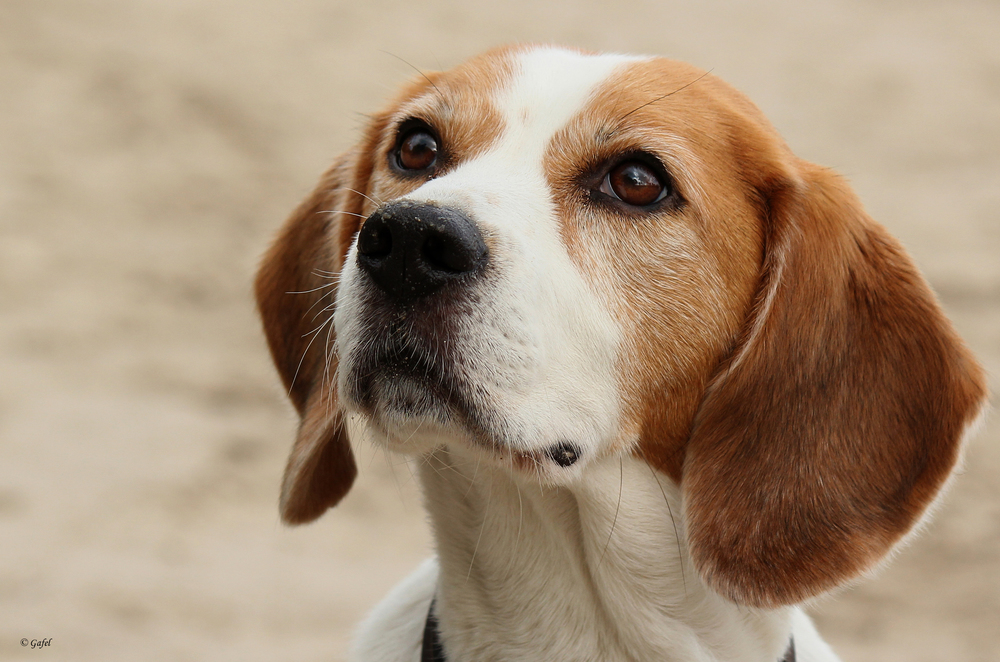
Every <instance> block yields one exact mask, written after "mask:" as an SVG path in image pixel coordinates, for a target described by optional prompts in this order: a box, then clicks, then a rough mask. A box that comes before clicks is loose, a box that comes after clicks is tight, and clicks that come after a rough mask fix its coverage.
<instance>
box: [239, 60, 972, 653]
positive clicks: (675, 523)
mask: <svg viewBox="0 0 1000 662" xmlns="http://www.w3.org/2000/svg"><path fill="white" fill-rule="evenodd" d="M256 295H257V300H258V306H259V310H260V314H261V316H262V318H263V324H264V329H265V332H266V335H267V339H268V342H269V346H270V350H271V353H272V356H273V359H274V362H275V364H276V365H277V368H278V372H279V373H280V374H281V377H282V379H283V381H284V384H285V387H286V388H287V389H288V394H289V397H290V398H291V401H292V403H293V404H294V406H295V408H296V409H297V411H298V413H299V415H300V416H301V425H300V427H299V429H298V436H297V438H296V440H295V443H294V446H293V448H292V451H291V456H290V458H289V461H288V465H287V468H286V471H285V476H284V484H283V486H282V491H281V516H282V518H283V520H284V521H285V522H287V523H289V524H299V523H303V522H309V521H311V520H314V519H316V518H317V517H319V516H320V515H321V514H322V513H323V512H324V511H325V510H326V509H327V508H330V507H331V506H334V505H335V504H336V503H337V502H338V501H340V500H341V499H342V498H343V497H344V495H345V494H346V493H347V491H348V490H349V489H350V487H351V483H352V482H353V481H354V478H355V475H356V468H355V463H354V460H353V457H352V453H351V448H350V445H349V443H348V433H347V426H346V425H345V422H346V421H347V420H348V418H350V419H351V420H352V421H353V420H356V421H357V426H358V428H359V429H367V431H368V434H369V435H370V436H371V437H373V438H374V440H375V441H376V443H378V444H381V445H382V446H384V447H385V448H387V449H389V450H391V451H393V452H396V453H402V454H405V455H409V456H411V457H413V458H416V462H415V464H416V466H417V467H418V472H419V480H420V482H421V485H422V489H423V494H424V501H425V505H426V508H427V511H428V513H429V514H430V522H431V525H432V528H433V535H434V539H435V543H436V552H437V556H436V558H434V559H432V560H429V561H427V562H426V563H425V564H424V565H422V566H421V567H420V568H419V569H418V570H417V571H416V572H415V573H414V574H413V575H411V576H410V577H409V578H408V579H406V580H405V581H404V582H403V583H402V584H401V585H400V586H398V587H397V588H396V589H394V590H393V592H392V593H391V594H390V595H389V596H388V598H387V599H386V600H385V601H384V602H383V603H382V604H381V605H380V606H378V607H377V608H376V609H375V610H374V611H373V613H372V614H371V615H370V616H369V617H368V618H367V619H366V621H365V622H364V623H363V624H362V625H361V627H360V630H359V633H358V636H357V640H356V642H355V644H354V647H353V652H352V655H353V658H352V659H354V660H358V661H359V662H360V661H364V662H371V661H385V662H390V661H391V662H400V661H410V660H413V661H416V660H420V659H447V660H449V662H483V661H488V660H497V661H500V660H529V661H541V660H546V661H549V660H556V661H558V660H567V661H569V660H572V661H580V660H594V661H609V662H610V661H618V660H635V661H640V662H643V661H662V660H685V661H688V660H698V661H705V662H708V661H721V660H727V661H737V660H739V661H747V662H750V661H754V662H775V661H776V660H780V659H797V660H798V661H799V662H817V661H826V660H836V659H837V658H836V656H835V655H834V653H833V652H832V651H831V650H830V648H829V647H828V646H827V645H826V644H825V643H824V642H823V641H822V639H820V637H819V636H818V635H817V633H816V631H815V629H814V628H813V625H812V623H811V622H810V620H809V618H808V617H807V616H806V615H805V614H804V612H803V611H802V610H801V608H800V605H801V604H802V603H803V602H804V601H808V600H809V599H810V598H813V597H814V596H817V595H821V594H824V593H826V592H828V591H831V590H832V589H834V588H836V587H838V586H842V585H844V584H845V583H849V582H851V581H853V580H855V579H856V578H858V577H860V576H862V575H864V574H866V573H868V572H869V571H871V570H872V569H874V568H876V567H877V566H878V565H879V564H880V562H881V561H882V560H883V559H885V558H886V557H887V556H888V555H889V554H890V553H891V552H892V551H893V550H894V549H895V548H896V547H897V546H898V545H899V544H900V542H901V541H903V540H904V539H905V538H906V537H907V534H908V533H910V532H912V531H913V530H914V529H915V528H917V527H918V526H919V524H920V522H921V520H922V517H923V516H924V514H925V513H926V512H927V511H928V509H929V507H930V506H931V505H932V504H933V503H934V501H935V498H936V496H937V495H938V494H939V492H940V491H941V488H942V486H943V485H944V484H945V483H946V481H947V479H948V477H949V475H950V474H951V473H952V470H953V469H954V468H955V466H956V462H957V461H958V459H959V455H960V451H961V448H962V441H963V438H964V437H965V435H966V432H967V431H968V430H969V429H970V427H972V424H973V422H974V421H975V420H976V419H977V418H978V414H979V413H980V412H981V411H982V409H983V408H984V402H985V399H986V392H985V386H984V376H983V372H982V370H981V369H980V367H979V366H978V365H977V363H976V361H975V359H974V358H973V357H972V355H971V354H970V352H969V350H968V349H967V348H966V346H965V345H964V344H963V342H962V341H961V340H960V339H959V338H958V336H957V335H956V333H955V331H954V329H953V328H952V326H951V324H950V323H949V322H948V320H947V319H945V317H944V315H943V314H942V312H941V309H940V307H939V305H938V303H937V301H936V299H935V296H934V295H933V293H932V292H931V290H930V289H929V288H928V285H927V283H926V282H925V281H924V280H923V278H922V277H921V276H920V274H919V273H918V272H917V270H916V268H915V267H914V266H913V263H912V261H911V259H910V258H909V256H908V255H907V254H906V252H905V251H904V250H903V249H902V248H901V247H900V245H899V243H898V242H897V241H896V240H895V239H893V238H892V237H891V236H889V234H888V233H887V232H886V231H885V229H883V228H882V227H881V226H880V225H878V224H877V223H876V222H874V221H873V220H872V219H871V218H869V217H868V216H867V215H866V213H865V212H864V210H863V209H862V207H861V204H860V203H859V202H858V200H857V198H856V197H855V195H854V194H853V193H852V192H851V190H850V188H849V187H848V185H847V184H846V183H845V182H844V180H843V179H841V178H840V177H839V176H837V175H836V174H834V173H833V172H831V171H829V170H827V169H825V168H821V167H819V166H816V165H813V164H811V163H807V162H805V161H802V160H801V159H799V158H797V157H796V156H794V155H793V154H792V152H791V151H789V149H788V147H787V146H786V145H785V143H784V142H783V141H782V139H781V138H780V137H779V136H778V134H777V133H776V132H775V130H774V128H773V127H772V126H771V125H770V124H769V123H768V121H767V120H766V119H765V118H764V116H763V115H762V114H761V112H760V111H759V110H758V109H757V108H756V107H755V106H754V105H753V104H752V103H751V102H750V101H749V100H747V98H746V97H744V96H743V95H742V94H740V93H739V92H737V91H736V90H734V89H733V88H732V87H730V86H729V85H727V84H726V83H724V82H722V81H721V80H719V79H718V78H716V77H715V76H713V75H711V74H709V73H705V72H703V71H700V70H698V69H696V68H694V67H691V66H688V65H686V64H682V63H679V62H674V61H670V60H665V59H660V58H654V57H631V56H624V55H595V54H590V53H583V52H579V51H575V50H565V49H560V48H553V47H536V46H530V47H528V46H514V47H506V48H501V49H497V50H493V51H490V52H487V53H486V54H484V55H481V56H479V57H476V58H474V59H472V60H471V61H469V62H467V63H465V64H463V65H461V66H459V67H457V68H455V69H453V70H451V71H447V72H443V73H428V74H426V75H421V76H420V77H419V78H417V79H416V80H415V81H413V82H412V83H410V84H409V85H408V86H407V87H406V88H405V89H403V91H402V92H401V93H400V94H399V96H398V97H397V98H396V99H395V100H394V101H393V102H392V103H391V104H389V106H388V108H387V109H386V110H385V111H383V112H381V113H379V114H377V115H375V116H374V117H373V118H372V119H371V122H370V124H369V125H368V127H367V129H366V130H365V132H364V136H363V138H362V139H361V142H360V143H359V144H358V145H357V146H356V147H355V148H353V149H351V150H350V151H348V152H347V153H346V154H344V155H343V156H341V157H340V158H339V159H338V160H337V161H336V163H335V164H334V165H333V167H332V168H330V170H329V171H327V173H326V174H325V175H324V176H323V178H322V179H321V181H320V183H319V185H318V186H317V187H316V189H315V191H314V192H313V193H312V194H311V195H310V196H309V197H308V199H307V200H306V201H305V202H303V203H302V204H301V205H300V206H299V208H298V209H297V210H295V212H294V213H293V214H292V216H291V218H290V219H289V220H288V221H287V223H286V224H285V226H284V228H283V229H282V230H281V232H280V234H279V235H278V238H277V240H276V241H275V243H274V245H273V246H272V247H271V249H270V251H269V252H268V253H267V254H266V256H265V258H264V260H263V264H262V266H261V267H260V271H259V274H258V276H257V280H256ZM353 428H354V425H353V424H352V429H353ZM432 605H433V606H432ZM423 649H429V651H428V650H423ZM422 651H423V652H422Z"/></svg>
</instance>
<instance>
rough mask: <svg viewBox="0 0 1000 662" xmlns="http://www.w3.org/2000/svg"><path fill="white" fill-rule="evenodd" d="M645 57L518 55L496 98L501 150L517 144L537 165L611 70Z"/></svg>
mask: <svg viewBox="0 0 1000 662" xmlns="http://www.w3.org/2000/svg"><path fill="white" fill-rule="evenodd" d="M642 59H644V58H638V57H635V56H629V55H585V54H582V53H577V52H574V51H567V50H563V49H558V48H538V49H534V50H530V51H527V52H524V53H521V54H519V55H518V57H517V64H518V65H519V66H518V68H517V70H516V73H515V74H514V77H513V80H512V81H511V85H510V86H509V87H507V88H506V89H504V90H503V91H501V93H500V94H499V95H498V98H497V100H496V104H497V107H498V109H499V110H500V112H501V114H502V115H503V117H504V120H505V121H506V127H505V130H504V135H503V137H502V138H501V142H502V145H501V149H502V148H503V147H504V146H506V147H513V146H517V147H518V148H521V149H527V150H530V151H529V153H522V155H521V158H522V159H524V160H525V161H530V162H532V163H537V164H538V166H539V167H540V166H541V157H542V155H543V154H544V152H545V149H546V147H547V146H548V144H549V142H550V141H551V140H552V137H553V136H554V135H555V134H556V132H558V131H559V129H561V128H563V127H564V126H566V124H568V123H569V121H570V120H571V119H573V117H575V116H576V115H577V114H578V113H579V112H580V111H581V110H582V109H583V107H584V105H586V103H587V101H588V100H589V99H590V97H591V95H592V94H593V92H594V90H595V89H596V88H597V87H598V86H599V85H600V83H602V82H604V81H605V79H607V78H608V77H609V76H611V75H612V74H613V73H614V71H615V70H616V69H617V68H618V67H620V66H622V65H625V64H628V63H631V62H638V61H641V60H642Z"/></svg>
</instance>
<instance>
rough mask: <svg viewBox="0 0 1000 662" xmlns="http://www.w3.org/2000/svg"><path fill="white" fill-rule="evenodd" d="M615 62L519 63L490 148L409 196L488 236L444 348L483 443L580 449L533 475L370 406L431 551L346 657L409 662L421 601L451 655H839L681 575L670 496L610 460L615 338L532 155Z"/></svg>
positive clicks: (357, 281)
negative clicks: (476, 407) (483, 259)
mask: <svg viewBox="0 0 1000 662" xmlns="http://www.w3.org/2000/svg"><path fill="white" fill-rule="evenodd" d="M629 61H630V59H629V58H625V57H622V56H584V55H580V54H577V53H571V52H568V51H561V50H555V49H536V50H531V51H528V52H526V53H524V54H522V55H520V56H519V59H518V60H517V66H518V71H517V72H516V75H515V76H514V79H513V80H512V81H511V83H510V84H509V85H508V86H507V87H506V88H505V89H503V90H501V91H500V92H499V94H498V97H497V98H496V99H494V105H495V106H496V107H497V108H499V109H500V111H501V114H502V116H503V119H504V122H505V126H504V130H503V133H502V135H501V137H500V139H499V140H498V141H497V142H496V143H495V144H494V145H492V146H491V147H490V148H489V149H488V150H487V151H486V152H485V153H483V154H481V155H480V156H478V157H476V158H474V159H472V160H470V161H467V162H464V163H461V164H460V165H458V166H457V167H456V168H455V169H454V170H451V171H449V172H448V173H446V174H445V175H443V176H441V177H439V178H437V179H432V180H430V181H428V182H427V183H425V184H424V185H423V186H421V187H420V188H418V189H417V190H415V191H414V192H413V193H411V194H409V195H407V196H405V197H406V199H409V200H413V201H424V202H434V203H437V204H440V205H448V206H452V207H457V208H459V209H462V210H463V211H464V212H465V213H466V214H468V216H469V217H470V218H473V219H475V222H476V223H477V224H478V225H479V226H480V228H481V229H482V231H483V233H484V235H486V236H487V238H488V240H489V241H490V242H491V243H490V251H491V258H490V259H491V264H492V267H493V273H492V274H491V276H490V279H489V280H488V282H487V283H485V284H483V285H482V286H481V289H480V290H479V291H478V292H477V295H478V298H479V300H480V301H481V302H482V304H481V305H479V306H477V309H476V310H475V311H473V312H470V313H468V314H466V315H465V316H464V317H463V319H462V320H460V324H459V325H458V330H457V332H456V333H455V334H454V337H450V338H449V342H453V343H456V345H457V347H459V348H460V350H461V353H462V356H463V358H464V360H463V363H464V366H463V367H462V368H461V369H462V370H464V373H463V377H464V378H465V379H466V380H467V381H468V382H470V383H473V384H475V385H476V386H477V388H478V389H479V391H480V392H479V394H478V396H477V397H479V398H480V400H479V404H480V405H482V406H484V407H487V408H488V409H489V411H490V412H491V413H492V419H491V421H492V422H493V424H494V425H496V426H497V428H498V434H497V436H498V438H499V440H500V441H501V442H502V443H504V444H507V445H508V446H509V447H510V448H511V449H512V450H514V451H522V452H538V451H540V450H544V449H545V448H547V447H550V446H551V445H552V444H554V443H557V442H559V441H562V440H567V439H569V440H573V441H574V442H575V443H577V444H579V445H580V447H581V450H582V451H583V452H582V454H581V460H580V461H579V462H577V464H575V465H574V466H573V467H571V468H569V469H565V468H557V467H555V466H554V465H552V466H548V465H545V463H542V464H543V465H544V466H540V467H539V471H538V474H537V475H530V474H529V473H527V472H523V471H518V470H515V469H514V468H513V467H511V466H510V465H509V464H507V463H505V462H502V461H501V462H498V461H497V457H496V456H495V455H491V453H490V452H487V451H485V450H482V449H479V450H477V448H476V446H475V444H473V443H469V441H470V440H469V439H468V438H467V436H466V435H467V433H465V432H464V431H463V430H461V429H459V427H458V426H457V425H449V424H448V422H444V423H442V422H441V421H440V420H437V419H434V420H430V419H429V418H428V419H413V418H411V419H409V420H406V419H405V418H403V417H401V416H398V415H395V414H393V412H381V411H380V412H377V413H376V415H375V416H373V417H372V418H371V419H370V420H369V421H368V423H369V425H370V426H371V427H372V429H373V431H374V432H375V433H376V435H375V436H376V437H380V438H381V441H382V443H385V444H387V445H388V446H389V447H390V448H392V449H394V450H397V451H402V452H407V453H410V454H412V455H419V456H421V458H420V460H419V462H420V479H421V482H422V484H423V487H424V492H425V498H426V507H427V510H428V512H429V513H430V516H431V521H432V525H433V528H434V535H435V539H436V543H437V550H438V559H437V561H433V560H432V561H429V562H427V563H425V564H424V565H422V566H421V567H420V568H419V569H418V570H417V571H416V573H414V575H412V576H411V577H410V578H409V579H407V580H406V581H404V582H403V584H401V585H400V586H399V587H398V588H397V589H396V590H394V591H393V592H392V593H391V594H390V595H389V597H388V598H387V599H386V600H385V601H384V602H383V603H382V604H381V605H380V606H379V607H378V608H376V610H375V611H374V612H373V613H372V614H371V616H369V618H368V619H367V620H366V622H365V623H364V624H363V625H362V626H361V627H360V629H359V632H358V639H357V642H356V645H355V646H354V648H353V650H352V658H351V659H352V660H355V661H356V662H375V661H385V662H389V661H390V660H392V661H394V662H395V661H402V660H418V659H419V647H420V641H421V636H422V632H423V625H424V619H425V618H426V615H427V608H428V605H429V604H430V601H431V599H432V597H434V596H436V597H437V608H436V609H437V612H438V615H439V619H440V624H441V637H442V640H443V642H444V644H445V647H446V649H447V653H448V656H449V661H450V662H484V661H488V660H531V661H541V660H546V661H549V660H553V661H559V660H567V661H568V660H574V661H576V660H594V661H595V662H596V661H603V662H615V661H618V660H622V661H624V660H640V661H645V660H650V661H653V660H656V661H660V660H672V661H688V660H690V661H700V662H710V661H722V660H727V661H734V662H735V661H746V662H751V661H752V662H774V661H776V660H778V659H779V658H780V657H781V656H782V654H783V653H784V652H785V649H786V648H787V646H788V642H789V637H790V635H791V634H792V633H793V632H794V635H795V645H796V649H797V653H798V659H799V660H800V661H804V662H833V661H835V660H836V659H837V658H836V656H835V655H834V654H833V653H832V652H831V651H830V649H829V648H828V647H827V646H826V644H824V643H823V642H822V640H821V639H820V638H819V636H818V635H817V634H816V632H815V629H814V628H813V627H812V624H811V622H810V621H809V619H808V617H807V616H805V614H804V613H803V612H801V610H799V609H797V608H786V609H778V610H771V611H762V610H753V609H748V608H745V607H739V606H737V605H735V604H733V603H730V602H727V601H726V600H724V599H722V598H721V597H719V596H718V595H716V594H715V593H713V592H712V591H711V590H709V589H708V588H707V587H706V586H705V584H704V583H703V582H702V581H701V580H700V578H699V576H698V573H697V572H696V571H695V570H694V568H693V567H692V565H691V561H690V557H689V555H688V551H687V548H686V543H685V536H684V531H683V521H682V519H681V517H680V513H681V507H682V504H681V501H680V491H679V489H678V487H677V486H676V485H675V484H674V483H673V482H672V481H671V480H670V479H669V478H667V477H666V476H664V475H662V474H658V473H656V472H654V470H653V469H652V468H651V467H650V466H649V465H648V464H646V463H645V462H643V461H641V460H638V459H635V458H633V457H631V456H630V455H627V454H626V455H623V454H622V452H621V449H623V448H627V447H628V445H629V444H630V443H632V442H634V441H635V440H634V439H619V438H618V436H619V435H620V434H621V433H620V430H619V427H620V426H619V425H618V419H619V408H620V406H621V405H620V402H619V395H618V386H617V375H616V374H615V365H616V360H617V354H618V352H620V351H622V350H621V345H622V343H621V336H622V332H621V329H620V327H619V324H618V322H617V321H616V320H615V319H613V318H612V317H611V315H610V313H609V308H608V306H607V305H605V304H603V303H602V300H601V299H600V297H599V296H598V294H597V293H595V292H593V291H592V290H591V286H590V285H588V283H587V281H586V280H585V279H584V278H583V276H582V275H581V273H580V272H579V271H578V269H577V268H576V267H575V266H574V264H573V262H572V261H571V259H570V257H569V254H568V252H567V250H566V247H565V246H564V245H563V244H562V242H561V239H560V234H559V228H558V220H557V217H556V212H555V207H554V204H553V201H552V199H551V191H550V188H549V185H548V182H547V181H546V178H545V173H544V170H543V156H544V154H545V149H546V147H547V146H548V145H549V143H550V141H551V139H552V137H553V136H554V135H555V134H556V133H557V132H558V131H559V129H560V128H562V127H563V126H565V125H566V124H567V122H569V121H570V120H571V119H572V118H573V117H574V115H576V114H577V113H578V112H579V111H580V109H581V108H582V107H583V105H584V104H585V103H586V101H587V100H588V98H589V96H590V95H591V94H592V92H593V90H594V89H595V88H596V87H597V86H598V85H599V84H601V83H602V81H605V80H606V79H607V78H608V77H609V76H611V75H613V72H614V70H615V69H616V68H617V67H619V66H621V65H622V64H624V63H627V62H629ZM355 252H356V247H352V248H351V252H350V254H349V256H348V259H347V262H346V265H347V266H346V267H345V268H344V271H343V274H342V279H341V284H340V291H339V293H338V301H337V310H336V313H335V323H336V331H337V351H338V354H339V357H340V370H341V378H342V379H343V374H344V371H346V370H350V367H351V365H352V362H353V361H355V360H356V358H355V357H356V356H357V353H358V352H361V351H364V343H365V338H363V337H361V336H362V331H361V328H360V326H359V322H358V318H359V317H360V312H361V311H362V310H363V307H364V305H365V304H364V301H365V287H366V285H365V283H364V279H363V278H361V276H360V274H359V272H358V268H357V266H356V259H355ZM341 383H343V382H341ZM393 388H406V386H405V385H403V386H400V385H395V386H393ZM344 404H345V406H347V407H348V408H351V407H352V403H351V402H350V400H349V398H348V399H346V400H345V402H344ZM613 451H617V452H613ZM550 464H551V463H550Z"/></svg>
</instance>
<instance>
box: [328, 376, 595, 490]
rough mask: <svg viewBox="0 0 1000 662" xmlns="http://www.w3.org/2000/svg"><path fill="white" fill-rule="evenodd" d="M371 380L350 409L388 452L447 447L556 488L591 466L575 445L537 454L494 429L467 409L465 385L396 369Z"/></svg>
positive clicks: (487, 418) (480, 414) (409, 452)
mask: <svg viewBox="0 0 1000 662" xmlns="http://www.w3.org/2000/svg"><path fill="white" fill-rule="evenodd" d="M368 376H369V377H370V379H369V380H368V381H367V382H366V384H365V391H364V392H362V393H357V392H355V393H353V394H352V396H350V397H347V398H345V400H346V403H345V404H346V405H347V406H348V409H350V410H353V411H355V412H356V413H359V414H360V415H361V419H362V421H363V422H364V423H365V424H366V427H367V429H368V433H369V438H370V440H371V441H372V442H374V443H375V444H377V445H379V446H382V447H383V448H385V449H386V450H389V451H392V452H395V453H399V454H402V455H408V456H414V457H415V456H420V455H425V454H427V453H431V452H433V451H435V450H436V449H438V448H441V447H445V448H447V449H448V451H449V452H451V453H454V454H458V455H461V456H464V457H466V458H470V459H472V460H474V461H475V462H476V463H478V462H486V463H491V464H494V465H496V466H498V467H501V468H504V469H506V470H508V471H510V472H512V473H514V474H518V475H521V476H526V477H530V479H531V480H536V481H537V480H541V481H542V482H545V483H550V484H564V483H567V482H569V481H572V480H574V479H575V478H576V476H577V475H578V474H579V472H580V470H581V467H582V466H583V465H585V464H586V462H579V463H577V460H578V459H579V458H580V457H581V451H580V448H579V447H578V446H575V445H573V444H569V443H557V444H553V445H549V446H545V447H542V448H536V449H532V448H525V447H524V446H523V444H519V443H517V441H516V440H511V439H508V438H507V436H508V435H509V432H508V431H507V430H503V429H493V428H492V427H491V426H490V425H489V421H490V420H498V417H497V416H496V415H489V414H484V413H483V412H481V411H479V410H473V409H472V407H470V406H468V405H467V404H466V400H465V399H464V398H463V396H462V393H461V391H460V388H461V387H460V386H457V385H455V384H452V388H444V387H442V385H441V382H440V380H439V379H428V377H426V376H425V375H420V376H417V375H412V374H400V373H399V372H398V370H395V369H394V370H392V371H386V372H383V371H379V370H376V371H375V372H374V373H370V374H369V375H368ZM355 384H356V382H355ZM574 465H576V466H574Z"/></svg>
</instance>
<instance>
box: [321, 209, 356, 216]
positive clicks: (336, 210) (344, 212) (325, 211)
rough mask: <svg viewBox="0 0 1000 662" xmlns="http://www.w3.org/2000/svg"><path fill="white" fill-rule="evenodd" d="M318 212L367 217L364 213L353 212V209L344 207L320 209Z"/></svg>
mask: <svg viewBox="0 0 1000 662" xmlns="http://www.w3.org/2000/svg"><path fill="white" fill-rule="evenodd" d="M318 213H320V214H347V215H348V216H357V217H358V218H368V217H367V216H365V215H364V214H359V213H357V212H353V211H347V210H345V209H324V210H322V211H320V212H318Z"/></svg>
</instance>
